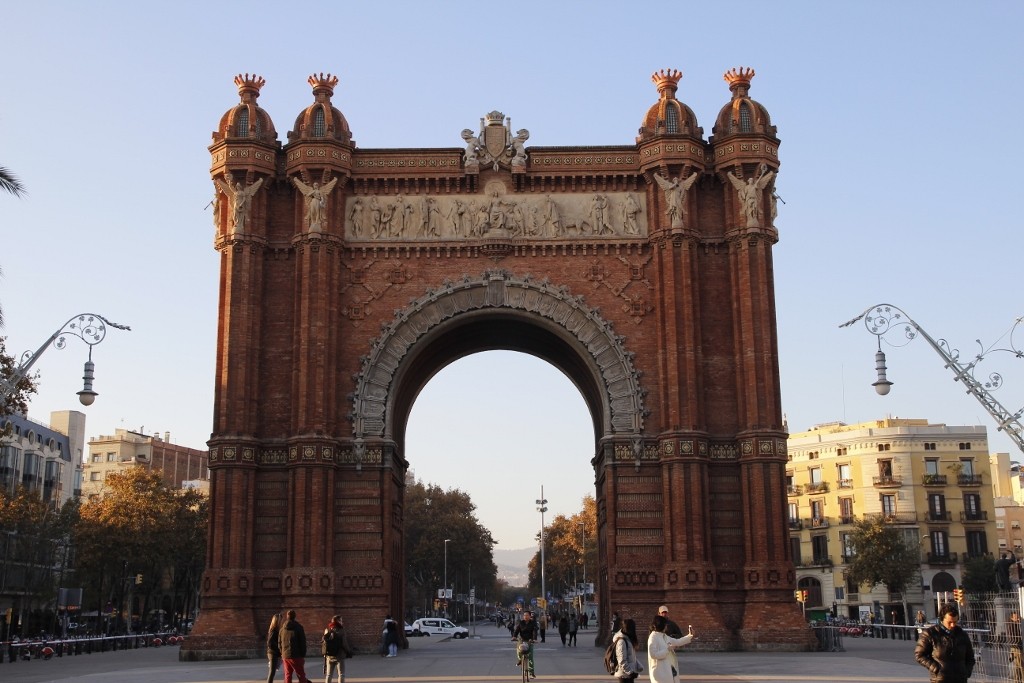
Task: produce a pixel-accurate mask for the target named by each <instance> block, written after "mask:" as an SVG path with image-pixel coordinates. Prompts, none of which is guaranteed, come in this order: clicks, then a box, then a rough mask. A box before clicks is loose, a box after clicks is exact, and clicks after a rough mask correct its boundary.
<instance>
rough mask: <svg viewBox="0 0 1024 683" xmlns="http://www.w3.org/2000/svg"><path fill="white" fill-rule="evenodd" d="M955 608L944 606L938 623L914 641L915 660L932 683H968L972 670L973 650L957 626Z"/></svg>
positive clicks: (957, 616)
mask: <svg viewBox="0 0 1024 683" xmlns="http://www.w3.org/2000/svg"><path fill="white" fill-rule="evenodd" d="M959 620H960V614H959V612H957V608H956V607H955V606H954V605H943V606H942V608H941V609H940V610H939V623H938V624H935V625H933V626H929V627H928V628H926V629H925V630H924V631H923V632H922V633H921V637H920V638H918V640H917V646H916V647H915V648H914V659H916V660H917V663H918V664H920V665H921V666H923V667H924V668H926V669H928V671H929V672H930V673H931V678H930V681H931V683H967V679H968V678H970V676H971V673H973V671H974V647H973V646H972V645H971V639H970V637H968V635H967V634H966V633H964V630H963V629H962V628H960V627H959V626H958V625H957V622H958V621H959Z"/></svg>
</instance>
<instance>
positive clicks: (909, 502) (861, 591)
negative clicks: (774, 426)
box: [786, 418, 999, 623]
mask: <svg viewBox="0 0 1024 683" xmlns="http://www.w3.org/2000/svg"><path fill="white" fill-rule="evenodd" d="M788 450H789V465H788V467H787V471H786V477H787V495H788V502H789V527H790V543H791V544H792V549H793V558H794V564H795V565H796V569H797V585H798V587H799V588H800V589H801V590H805V591H807V602H806V605H805V607H806V609H807V612H808V617H812V616H824V615H825V614H826V613H827V612H830V611H832V612H834V613H835V614H837V615H838V616H842V617H849V618H855V619H861V618H863V615H865V614H866V613H868V612H873V613H875V614H885V615H886V619H887V621H891V618H892V617H891V616H890V615H892V613H893V611H896V612H897V613H898V614H897V616H898V619H899V621H900V623H906V622H905V621H904V615H903V605H902V601H901V596H899V595H898V594H894V595H889V593H888V591H887V589H886V587H885V586H884V585H879V586H874V587H869V586H857V585H851V584H850V582H849V581H847V580H846V578H845V571H844V570H845V568H846V566H847V565H848V564H849V562H850V560H851V559H852V552H853V551H852V549H851V545H850V537H851V535H852V533H853V522H854V521H855V520H856V519H858V518H862V517H866V516H877V515H881V516H883V517H884V518H885V520H886V522H887V523H889V524H892V525H894V526H896V527H897V528H898V529H899V530H900V531H901V532H902V533H903V535H904V539H905V540H906V541H908V542H910V543H912V544H914V545H918V546H919V547H920V549H921V569H920V581H919V582H918V583H916V584H915V585H912V586H911V587H910V588H909V589H908V592H907V595H906V599H907V602H908V603H909V609H910V616H911V621H912V617H913V615H914V613H915V612H916V610H918V609H923V610H924V611H925V613H926V615H928V616H929V617H932V616H934V614H935V594H936V593H940V592H949V591H952V590H953V589H954V588H956V587H957V586H959V585H960V583H961V577H962V567H963V563H964V561H966V560H967V559H969V558H971V557H978V556H985V555H994V556H996V557H998V551H999V548H998V545H997V543H998V536H997V534H996V523H995V520H996V514H995V506H994V503H993V496H992V482H991V475H990V474H989V453H988V435H987V432H986V429H985V427H983V426H962V427H961V426H947V425H944V424H929V423H928V421H927V420H923V419H900V418H886V419H883V420H873V421H870V422H861V423H859V424H849V425H848V424H844V423H841V422H836V423H827V424H822V425H817V426H815V427H814V428H812V429H810V430H808V431H805V432H799V433H794V434H791V435H790V437H789V443H788Z"/></svg>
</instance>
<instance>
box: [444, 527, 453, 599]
mask: <svg viewBox="0 0 1024 683" xmlns="http://www.w3.org/2000/svg"><path fill="white" fill-rule="evenodd" d="M451 540H452V539H450V538H446V539H444V616H445V619H447V618H448V544H449V543H450V542H451Z"/></svg>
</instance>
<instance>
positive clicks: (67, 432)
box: [0, 410, 85, 508]
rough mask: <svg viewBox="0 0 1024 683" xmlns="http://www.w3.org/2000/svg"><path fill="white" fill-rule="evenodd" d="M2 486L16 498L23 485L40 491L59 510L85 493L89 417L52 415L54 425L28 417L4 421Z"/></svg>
mask: <svg viewBox="0 0 1024 683" xmlns="http://www.w3.org/2000/svg"><path fill="white" fill-rule="evenodd" d="M0 428H4V429H3V431H4V433H5V434H6V436H3V437H2V438H0V487H2V488H3V490H4V491H6V492H7V493H8V494H9V495H13V494H14V492H15V490H16V489H17V488H18V487H19V486H23V487H25V488H26V489H28V490H29V491H34V492H38V494H39V495H40V497H42V499H43V500H45V501H46V502H47V503H53V505H54V507H56V508H59V507H60V506H62V505H63V504H64V503H66V502H67V501H68V500H69V499H71V498H72V497H74V496H78V495H80V494H81V488H82V453H83V452H84V447H85V414H84V413H80V412H78V411H77V410H57V411H54V412H52V413H50V424H43V423H42V422H37V421H36V420H33V419H31V418H29V417H28V416H26V415H18V414H13V415H7V416H5V417H3V418H0Z"/></svg>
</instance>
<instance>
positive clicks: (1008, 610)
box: [960, 591, 1024, 683]
mask: <svg viewBox="0 0 1024 683" xmlns="http://www.w3.org/2000/svg"><path fill="white" fill-rule="evenodd" d="M1021 597H1022V594H1021V593H1019V592H1018V591H1008V592H1005V593H970V594H967V595H965V596H964V603H963V604H962V605H961V606H960V626H961V628H963V629H964V630H965V631H967V633H968V634H969V635H970V637H971V643H973V645H974V657H975V660H976V663H975V665H974V674H973V675H972V676H971V683H1020V682H1021V681H1024V662H1022V659H1021V647H1022V643H1021V632H1020V628H1019V626H1011V625H1010V624H1011V617H1012V615H1014V614H1017V615H1018V616H1020V615H1021V614H1022V613H1024V612H1022V607H1024V605H1022V604H1021Z"/></svg>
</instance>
